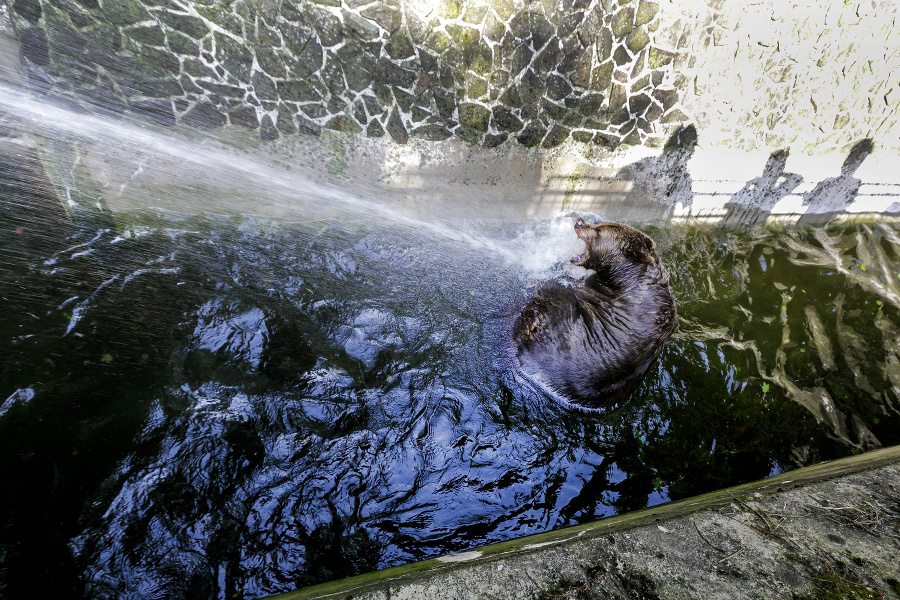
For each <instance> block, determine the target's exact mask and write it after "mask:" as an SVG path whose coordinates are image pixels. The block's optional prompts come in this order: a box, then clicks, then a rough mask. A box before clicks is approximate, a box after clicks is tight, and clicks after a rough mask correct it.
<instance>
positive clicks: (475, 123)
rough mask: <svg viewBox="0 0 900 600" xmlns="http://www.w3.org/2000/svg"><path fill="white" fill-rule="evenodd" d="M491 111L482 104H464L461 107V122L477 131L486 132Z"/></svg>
mask: <svg viewBox="0 0 900 600" xmlns="http://www.w3.org/2000/svg"><path fill="white" fill-rule="evenodd" d="M490 118H491V111H489V110H488V109H487V108H485V107H484V106H482V105H480V104H471V103H462V104H460V105H459V122H460V123H462V124H463V125H466V126H468V127H471V128H472V129H475V130H476V131H480V132H485V131H487V129H488V122H489V121H490Z"/></svg>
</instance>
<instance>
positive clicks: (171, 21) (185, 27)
mask: <svg viewBox="0 0 900 600" xmlns="http://www.w3.org/2000/svg"><path fill="white" fill-rule="evenodd" d="M153 16H154V17H155V18H156V19H157V20H158V21H160V22H162V23H163V24H165V25H167V26H169V27H171V28H172V29H174V30H175V31H180V32H181V33H183V34H185V35H186V36H188V37H189V38H192V39H195V40H199V39H200V38H202V37H204V36H206V35H207V34H208V33H209V27H208V26H207V25H206V23H205V22H204V21H203V19H200V18H198V17H194V16H191V15H186V14H182V13H175V12H171V11H168V10H159V11H154V13H153Z"/></svg>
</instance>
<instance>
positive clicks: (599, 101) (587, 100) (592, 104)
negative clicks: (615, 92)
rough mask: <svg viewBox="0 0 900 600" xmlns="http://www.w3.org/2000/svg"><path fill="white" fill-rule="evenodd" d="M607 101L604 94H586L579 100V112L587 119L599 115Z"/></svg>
mask: <svg viewBox="0 0 900 600" xmlns="http://www.w3.org/2000/svg"><path fill="white" fill-rule="evenodd" d="M605 99H606V98H605V97H604V96H603V94H586V95H584V96H582V97H581V98H580V99H579V101H578V110H579V111H581V114H583V115H584V116H586V117H588V116H591V115H598V114H599V113H600V109H601V108H602V107H603V101H604V100H605Z"/></svg>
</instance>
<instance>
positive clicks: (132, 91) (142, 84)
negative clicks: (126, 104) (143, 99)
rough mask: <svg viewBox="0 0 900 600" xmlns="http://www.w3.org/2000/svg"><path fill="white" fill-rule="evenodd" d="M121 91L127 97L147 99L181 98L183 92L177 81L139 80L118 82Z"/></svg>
mask: <svg viewBox="0 0 900 600" xmlns="http://www.w3.org/2000/svg"><path fill="white" fill-rule="evenodd" d="M119 85H120V86H121V87H122V91H123V92H125V94H126V95H128V96H135V95H141V96H147V97H148V98H171V97H173V96H181V95H182V94H183V93H184V90H183V89H182V88H181V84H180V83H179V82H178V80H177V79H139V80H134V81H129V82H127V83H123V82H121V81H120V82H119Z"/></svg>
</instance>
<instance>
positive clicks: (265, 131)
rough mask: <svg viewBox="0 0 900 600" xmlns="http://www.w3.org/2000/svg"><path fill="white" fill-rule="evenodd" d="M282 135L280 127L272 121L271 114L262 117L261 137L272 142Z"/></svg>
mask: <svg viewBox="0 0 900 600" xmlns="http://www.w3.org/2000/svg"><path fill="white" fill-rule="evenodd" d="M280 135H281V134H280V133H279V132H278V128H277V127H276V126H275V123H273V122H272V117H271V116H269V115H264V116H263V118H262V123H261V124H260V126H259V139H261V140H262V141H264V142H271V141H274V140H277V139H278V138H279V137H280Z"/></svg>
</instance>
